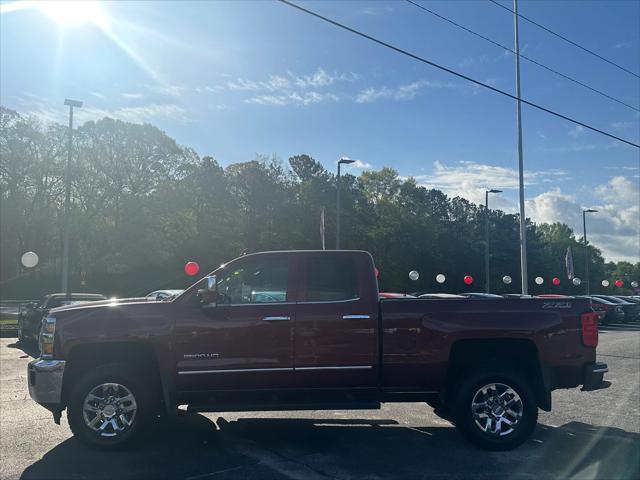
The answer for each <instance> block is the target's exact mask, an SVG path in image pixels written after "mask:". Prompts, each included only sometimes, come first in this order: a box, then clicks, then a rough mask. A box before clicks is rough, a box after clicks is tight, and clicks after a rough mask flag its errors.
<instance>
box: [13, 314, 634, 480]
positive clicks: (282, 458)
mask: <svg viewBox="0 0 640 480" xmlns="http://www.w3.org/2000/svg"><path fill="white" fill-rule="evenodd" d="M598 353H599V360H601V361H605V362H607V363H608V364H609V369H610V373H609V374H607V376H606V378H607V379H608V380H610V381H612V382H613V385H612V387H611V388H609V389H607V390H602V391H598V392H591V393H583V392H580V391H579V390H577V389H576V390H563V391H556V392H554V395H553V402H554V410H553V412H552V413H544V412H541V415H540V425H539V427H538V429H537V430H536V432H535V434H534V436H533V437H532V439H531V440H530V441H528V442H527V443H525V444H524V445H523V446H521V447H520V448H518V449H516V450H514V451H512V452H506V453H488V452H484V451H480V450H477V449H475V448H474V447H472V446H470V445H469V444H468V443H467V442H466V441H465V440H464V439H463V438H462V437H461V436H460V435H459V434H458V433H457V432H456V431H455V429H454V428H453V427H452V426H451V425H450V424H449V423H448V422H445V421H443V420H441V419H439V418H438V417H436V416H435V415H433V413H432V412H431V410H430V409H429V408H428V407H427V406H425V405H423V404H418V403H413V404H393V405H386V406H385V407H384V408H383V409H382V410H373V411H340V412H278V413H259V412H256V413H242V414H235V413H234V414H229V413H219V414H207V415H199V414H198V415H195V414H194V415H184V416H183V417H182V418H181V420H180V422H179V423H178V425H176V426H175V427H173V428H171V429H166V430H164V431H161V432H159V433H158V434H157V435H155V436H154V437H153V438H151V439H148V440H146V441H145V442H144V443H142V444H141V445H139V446H136V447H135V448H134V449H132V450H128V451H124V452H112V453H105V452H99V451H94V450H90V449H87V448H86V447H84V446H83V445H81V444H79V443H78V442H76V441H75V440H74V439H73V438H72V437H71V432H70V431H69V427H68V425H67V423H66V418H65V417H64V415H63V419H62V424H61V425H55V424H54V423H53V421H52V417H51V414H50V413H49V412H48V411H46V410H45V409H44V408H42V407H40V406H38V405H37V404H35V403H34V402H33V401H32V400H31V399H30V397H29V394H28V392H27V378H26V364H27V362H28V361H29V360H30V358H31V357H30V354H31V355H32V354H34V352H33V351H32V350H30V349H29V348H27V347H23V346H22V345H20V344H16V341H15V339H14V338H3V339H0V452H1V458H0V478H1V479H16V478H21V479H36V478H37V479H84V478H87V479H113V478H118V479H129V478H145V479H162V478H182V479H186V480H200V479H202V480H206V479H304V480H307V479H310V480H314V479H325V480H326V479H341V480H342V479H354V480H359V479H363V480H364V479H366V480H373V479H383V478H390V479H402V480H407V479H421V478H460V479H462V478H464V479H493V478H510V479H512V478H516V479H529V478H531V479H543V478H554V479H555V478H572V479H638V478H640V325H624V326H613V327H609V328H607V329H605V330H603V331H602V332H601V336H600V347H599V349H598Z"/></svg>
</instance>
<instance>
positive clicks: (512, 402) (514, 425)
mask: <svg viewBox="0 0 640 480" xmlns="http://www.w3.org/2000/svg"><path fill="white" fill-rule="evenodd" d="M454 415H455V418H456V426H457V427H458V428H459V429H460V431H461V432H462V433H463V434H464V435H465V436H466V437H467V438H468V439H469V440H470V441H471V442H472V443H474V444H475V445H477V446H479V447H480V448H483V449H485V450H494V451H501V450H511V449H513V448H516V447H517V446H519V445H520V444H522V443H523V442H525V441H526V440H527V439H528V438H529V436H530V435H531V433H532V432H533V429H534V428H535V426H536V423H537V422H538V406H537V404H536V399H535V394H534V392H533V390H532V388H531V387H530V386H529V384H528V382H527V380H526V377H525V376H524V375H523V374H521V373H518V372H517V371H515V370H512V369H508V368H504V367H501V366H499V365H495V366H494V365H487V366H484V367H481V368H478V369H477V370H474V371H473V372H472V373H470V374H469V375H468V376H467V377H466V378H465V379H464V380H463V382H462V385H461V386H460V388H459V389H458V391H457V395H456V399H455V406H454Z"/></svg>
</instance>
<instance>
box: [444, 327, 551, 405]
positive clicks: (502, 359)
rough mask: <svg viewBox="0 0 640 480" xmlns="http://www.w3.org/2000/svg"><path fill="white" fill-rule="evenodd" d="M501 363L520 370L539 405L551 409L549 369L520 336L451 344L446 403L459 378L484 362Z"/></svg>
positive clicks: (471, 340) (534, 345)
mask: <svg viewBox="0 0 640 480" xmlns="http://www.w3.org/2000/svg"><path fill="white" fill-rule="evenodd" d="M491 363H500V364H503V366H507V367H509V368H514V369H517V370H519V371H521V372H523V373H524V374H525V375H526V377H527V380H528V381H529V383H530V385H531V387H532V388H533V391H534V392H535V395H536V401H537V404H538V407H539V408H541V409H543V410H545V411H550V410H551V387H550V383H551V381H550V374H549V369H548V368H547V367H546V366H545V365H543V364H542V363H541V362H540V357H539V355H538V348H537V346H536V344H535V343H534V342H533V341H532V340H528V339H522V338H494V339H465V340H458V341H456V342H454V343H453V344H452V345H451V350H450V355H449V368H448V373H447V386H446V390H445V395H444V397H445V402H446V401H448V399H449V398H448V397H449V396H451V394H452V393H453V392H454V391H455V389H456V385H457V384H458V383H459V382H460V380H461V378H462V377H463V376H464V375H465V373H467V372H468V371H469V370H471V369H475V368H478V367H479V366H481V365H484V364H491Z"/></svg>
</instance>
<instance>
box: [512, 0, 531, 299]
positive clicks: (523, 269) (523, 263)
mask: <svg viewBox="0 0 640 480" xmlns="http://www.w3.org/2000/svg"><path fill="white" fill-rule="evenodd" d="M513 22H514V27H515V44H516V45H515V47H516V48H515V50H516V126H517V128H518V180H519V183H520V275H521V278H522V294H523V295H528V294H529V282H528V279H527V229H526V217H525V213H524V161H523V159H522V111H521V110H522V104H521V103H520V41H519V38H518V0H513Z"/></svg>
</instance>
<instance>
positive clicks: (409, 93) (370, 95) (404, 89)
mask: <svg viewBox="0 0 640 480" xmlns="http://www.w3.org/2000/svg"><path fill="white" fill-rule="evenodd" d="M461 87H462V85H459V84H456V83H452V82H441V81H438V80H417V81H415V82H411V83H408V84H405V85H400V86H398V87H393V88H390V87H386V86H383V87H380V88H375V87H369V88H366V89H364V90H361V91H360V92H359V93H358V95H357V96H356V99H355V101H356V103H372V102H375V101H376V100H396V101H406V100H413V99H414V98H415V97H416V96H418V94H419V93H420V92H421V91H422V90H423V89H425V88H434V89H441V88H461Z"/></svg>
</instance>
